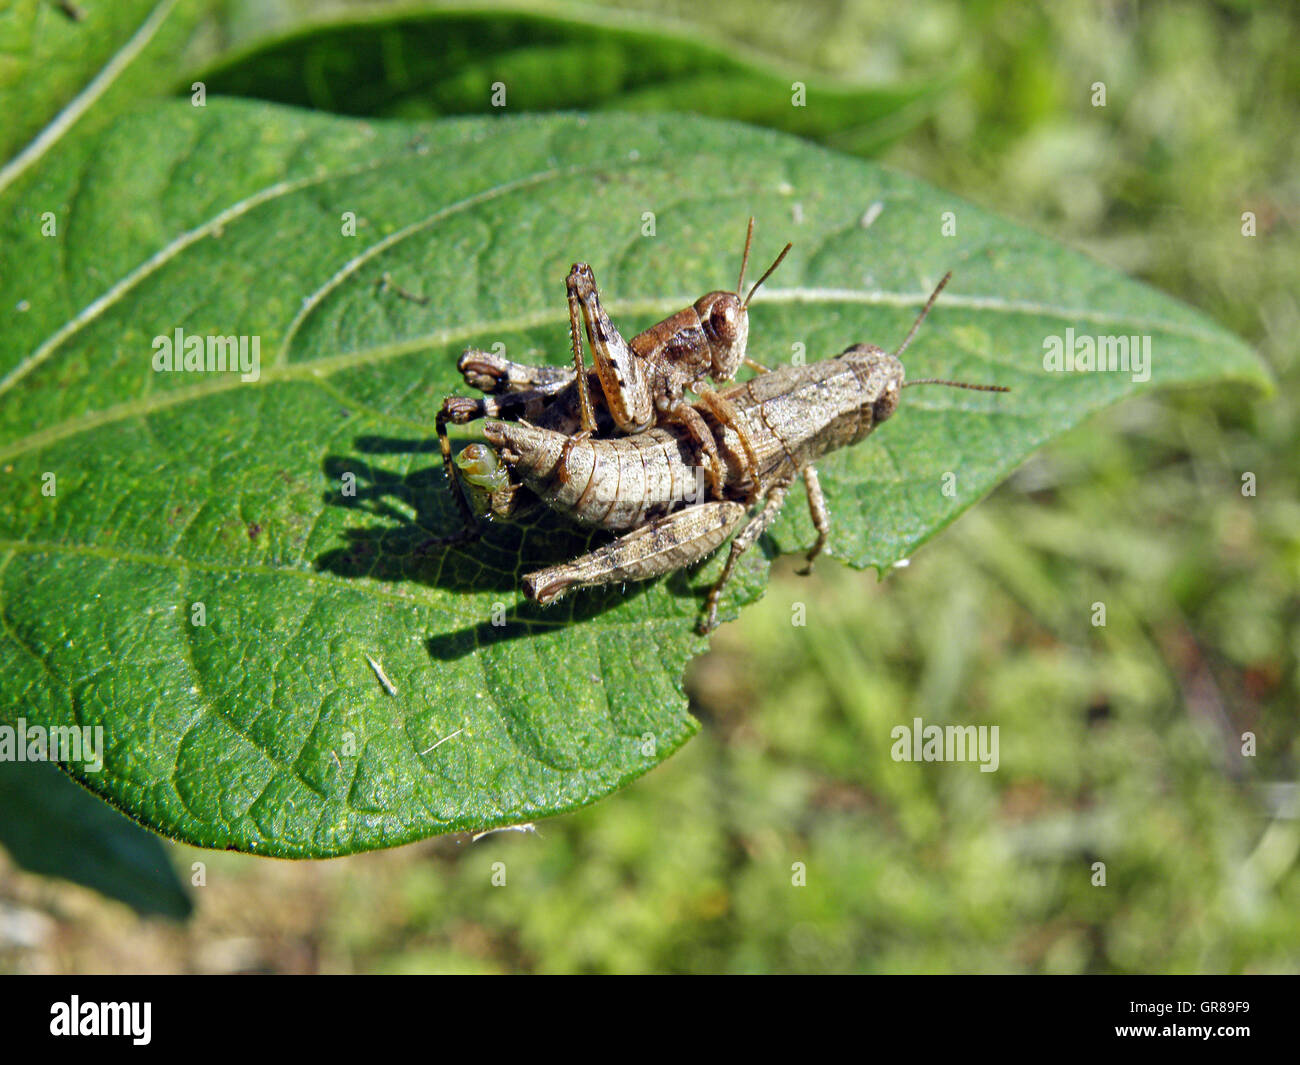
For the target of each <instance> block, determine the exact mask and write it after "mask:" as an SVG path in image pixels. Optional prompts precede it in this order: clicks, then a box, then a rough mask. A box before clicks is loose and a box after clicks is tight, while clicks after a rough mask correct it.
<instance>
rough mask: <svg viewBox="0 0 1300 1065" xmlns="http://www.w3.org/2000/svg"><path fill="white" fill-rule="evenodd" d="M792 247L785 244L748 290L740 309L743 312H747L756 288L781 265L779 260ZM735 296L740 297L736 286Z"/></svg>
mask: <svg viewBox="0 0 1300 1065" xmlns="http://www.w3.org/2000/svg"><path fill="white" fill-rule="evenodd" d="M793 247H794V245H793V244H787V245H786V246H785V247H784V248H782V249H781V254H780V255H778V256H777V257H776V258H775V259H774V260H773V261H772V265H771V266H769V267H768V268H767V269H766V270H765V271H764V272H763V276H762V277H760V278H759V279H758V280H757V281H755V282H754V287H753V288H751V289H750V290H749V295H748V296H746V297H745V302H744V303H742V304H741V307H742V308H743V309H745V310H749V301H750V300H752V299H753V298H754V293H755V292H757V291H758V286H759V285H761V284H762V283H763V282H764V281H766V280H767V279H768V278H769V277H771V276H772V271H774V270H775V269H776V268H777V267H778V266H780V265H781V260H782V259H784V258H785V256H786V253H787V252H788V251H789V250H790V249H791V248H793ZM736 295H738V296H739V295H740V288H739V286H737V289H736Z"/></svg>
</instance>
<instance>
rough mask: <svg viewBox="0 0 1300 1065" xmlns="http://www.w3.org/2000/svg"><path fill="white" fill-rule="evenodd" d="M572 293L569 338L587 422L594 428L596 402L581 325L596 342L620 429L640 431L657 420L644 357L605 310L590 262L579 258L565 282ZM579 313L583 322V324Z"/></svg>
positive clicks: (603, 383)
mask: <svg viewBox="0 0 1300 1065" xmlns="http://www.w3.org/2000/svg"><path fill="white" fill-rule="evenodd" d="M565 286H566V288H567V290H568V297H569V338H570V340H571V342H572V344H573V369H574V372H575V373H576V374H577V375H578V391H579V393H580V395H581V401H582V428H583V430H584V431H585V432H594V431H595V428H596V418H595V413H594V411H593V408H592V405H591V393H590V388H589V386H588V382H587V372H586V366H585V365H584V364H583V361H582V331H583V328H584V327H585V329H586V333H587V343H589V344H590V345H591V360H592V362H593V363H595V367H596V374H597V376H598V377H599V379H600V387H601V391H603V392H604V393H605V406H606V407H607V408H608V410H609V413H610V417H612V418H613V419H614V424H615V425H616V426H617V427H618V428H619V430H620V431H622V432H625V433H639V432H641V431H642V430H643V429H647V428H649V427H650V425H651V424H652V423H653V422H654V419H655V407H654V402H653V400H652V399H651V394H650V382H649V380H648V379H647V377H646V371H645V366H644V365H643V363H642V360H640V359H639V358H637V356H636V355H634V354H633V353H632V349H631V348H629V347H628V344H627V341H626V340H624V339H623V337H622V334H620V333H619V331H618V328H617V327H616V326H615V325H614V323H613V322H612V321H610V318H609V315H608V314H606V313H605V307H604V305H603V304H602V303H601V302H600V292H599V290H597V288H596V276H595V274H593V273H592V272H591V267H590V266H588V265H587V264H586V263H574V264H573V267H572V269H570V270H569V277H568V280H567V281H566V282H565ZM579 317H581V319H582V322H581V324H579V321H578V319H579Z"/></svg>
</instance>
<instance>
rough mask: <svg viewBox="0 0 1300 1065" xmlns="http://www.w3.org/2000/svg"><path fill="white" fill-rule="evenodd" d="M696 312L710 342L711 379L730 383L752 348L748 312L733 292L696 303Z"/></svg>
mask: <svg viewBox="0 0 1300 1065" xmlns="http://www.w3.org/2000/svg"><path fill="white" fill-rule="evenodd" d="M695 313H696V314H697V315H699V318H700V325H701V326H703V327H704V336H705V338H706V339H707V340H708V342H709V357H710V360H711V365H710V369H709V376H710V377H712V378H713V379H714V380H715V381H730V380H731V379H732V378H733V377H735V376H736V371H737V370H739V369H740V364H741V363H742V362H744V361H745V351H746V349H747V348H748V346H749V309H748V308H747V307H746V306H745V304H744V303H743V302H741V299H740V297H739V296H738V295H736V293H734V292H710V293H709V294H708V295H707V296H701V297H700V298H699V299H698V300H696V301H695Z"/></svg>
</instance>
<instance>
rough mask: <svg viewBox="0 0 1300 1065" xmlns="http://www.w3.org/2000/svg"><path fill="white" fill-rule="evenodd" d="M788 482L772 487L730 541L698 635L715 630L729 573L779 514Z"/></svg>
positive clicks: (729, 577) (706, 604) (706, 605)
mask: <svg viewBox="0 0 1300 1065" xmlns="http://www.w3.org/2000/svg"><path fill="white" fill-rule="evenodd" d="M789 486H790V482H789V481H785V482H783V483H780V484H775V485H773V486H772V488H771V489H770V490H769V491H768V493H767V499H766V500H765V501H764V503H763V509H762V510H760V511H759V512H758V513H757V514H755V515H754V516H753V517H752V518H750V519H749V523H748V524H747V525H746V526H745V527H744V528H743V529H741V530H740V532H739V533H737V534H736V538H735V539H734V540H732V541H731V551H730V553H729V554H728V555H727V563H726V565H725V566H723V567H722V575H721V576H720V577H719V578H718V580H717V582H716V583H715V584H714V585H713V587H712V588H710V589H709V597H708V599H706V600H705V603H704V607H705V616H704V620H703V621H702V622H701V623H700V626H699V632H700V635H701V636H703V635H706V634H707V633H710V632H712V631H713V630H714V629H716V628H717V627H718V599H719V598H720V597H721V596H722V589H723V586H724V585H726V583H727V581H728V580H730V579H731V572H732V570H734V569H735V568H736V562H737V561H738V560H739V558H740V556H741V555H743V554H744V553H745V551H746V550H748V549H749V547H750V545H751V544H753V542H754V541H755V540H757V539H758V538H759V537H760V536H762V535H763V533H764V532H766V531H767V527H768V526H769V525H771V524H772V522H774V521H775V520H776V516H777V515H778V514H780V513H781V504H782V503H784V502H785V493H786V490H787V489H788V488H789Z"/></svg>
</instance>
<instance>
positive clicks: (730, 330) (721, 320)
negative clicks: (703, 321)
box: [709, 297, 740, 344]
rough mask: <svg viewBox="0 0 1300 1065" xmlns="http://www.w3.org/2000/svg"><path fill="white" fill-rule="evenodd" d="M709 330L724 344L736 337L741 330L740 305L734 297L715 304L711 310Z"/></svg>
mask: <svg viewBox="0 0 1300 1065" xmlns="http://www.w3.org/2000/svg"><path fill="white" fill-rule="evenodd" d="M709 331H710V332H711V333H713V335H714V337H715V338H716V339H717V340H719V341H721V342H722V343H724V344H728V343H730V342H731V341H733V340H735V339H736V336H737V334H738V333H739V332H740V306H739V304H738V303H737V301H736V300H735V298H734V297H733V298H731V299H719V300H718V301H717V302H715V303H714V304H713V309H712V310H711V311H709Z"/></svg>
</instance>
